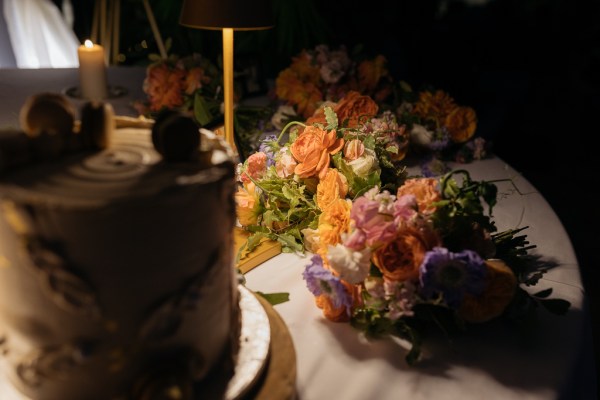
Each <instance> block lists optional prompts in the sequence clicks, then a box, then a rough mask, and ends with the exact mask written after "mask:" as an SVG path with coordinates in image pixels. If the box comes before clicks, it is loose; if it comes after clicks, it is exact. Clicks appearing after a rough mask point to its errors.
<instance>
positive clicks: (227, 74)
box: [223, 28, 236, 151]
mask: <svg viewBox="0 0 600 400" xmlns="http://www.w3.org/2000/svg"><path fill="white" fill-rule="evenodd" d="M223 91H224V93H223V95H224V100H225V140H226V141H227V143H229V145H230V146H231V148H232V149H234V151H235V150H236V147H235V140H234V134H233V29H232V28H223Z"/></svg>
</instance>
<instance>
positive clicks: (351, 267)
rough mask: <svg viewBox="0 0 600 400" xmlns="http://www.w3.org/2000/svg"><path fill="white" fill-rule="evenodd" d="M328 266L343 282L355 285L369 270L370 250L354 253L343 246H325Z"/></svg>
mask: <svg viewBox="0 0 600 400" xmlns="http://www.w3.org/2000/svg"><path fill="white" fill-rule="evenodd" d="M327 259H328V260H329V265H331V268H333V270H334V271H335V272H337V273H338V274H339V276H340V278H342V279H343V280H345V281H346V282H348V283H352V284H356V283H360V282H362V281H363V280H364V279H365V278H366V277H367V276H368V275H369V269H370V268H371V250H369V249H368V248H365V249H363V250H361V251H354V250H352V249H350V248H348V247H346V246H344V245H341V244H336V245H335V246H327Z"/></svg>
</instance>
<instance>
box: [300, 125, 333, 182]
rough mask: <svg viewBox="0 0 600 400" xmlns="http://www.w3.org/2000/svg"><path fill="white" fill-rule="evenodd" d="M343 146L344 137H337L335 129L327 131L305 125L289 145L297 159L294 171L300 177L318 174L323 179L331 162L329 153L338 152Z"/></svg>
mask: <svg viewBox="0 0 600 400" xmlns="http://www.w3.org/2000/svg"><path fill="white" fill-rule="evenodd" d="M343 146H344V139H342V138H338V137H337V135H336V131H335V130H331V131H329V132H327V131H325V130H323V129H321V128H319V127H316V126H307V127H306V128H304V131H303V132H302V133H301V134H300V135H299V136H298V137H297V138H296V140H295V141H294V143H293V144H292V146H291V147H290V151H291V152H292V155H293V156H294V158H295V159H296V160H298V165H296V168H295V169H294V172H295V173H296V174H297V175H298V176H299V177H301V178H308V177H311V176H318V177H319V179H323V178H324V177H325V174H326V173H327V168H329V164H330V162H331V158H330V155H333V154H335V153H337V152H339V151H340V150H341V149H342V148H343Z"/></svg>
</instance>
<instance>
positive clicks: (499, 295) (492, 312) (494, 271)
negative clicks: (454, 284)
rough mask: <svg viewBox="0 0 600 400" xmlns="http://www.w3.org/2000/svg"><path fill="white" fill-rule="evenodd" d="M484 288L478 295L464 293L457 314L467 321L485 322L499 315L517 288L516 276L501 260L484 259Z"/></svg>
mask: <svg viewBox="0 0 600 400" xmlns="http://www.w3.org/2000/svg"><path fill="white" fill-rule="evenodd" d="M485 265H486V267H487V270H488V273H487V277H486V288H485V290H484V291H483V293H482V294H481V295H480V296H473V295H471V294H468V293H466V294H465V297H464V299H463V303H462V305H461V307H460V309H459V315H460V316H461V317H462V318H463V319H464V320H465V321H468V322H474V323H479V322H485V321H489V320H490V319H493V318H496V317H498V316H500V315H501V314H502V313H503V312H504V310H505V309H506V307H507V306H508V304H509V303H510V302H511V300H512V299H513V297H514V295H515V291H516V289H517V278H516V277H515V274H514V273H513V271H512V269H510V267H508V266H507V265H506V264H505V263H504V262H503V261H502V260H497V259H494V260H486V261H485Z"/></svg>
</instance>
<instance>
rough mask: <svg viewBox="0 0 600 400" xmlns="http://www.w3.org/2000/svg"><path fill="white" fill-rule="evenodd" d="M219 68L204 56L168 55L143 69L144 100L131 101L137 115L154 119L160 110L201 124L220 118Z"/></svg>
mask: <svg viewBox="0 0 600 400" xmlns="http://www.w3.org/2000/svg"><path fill="white" fill-rule="evenodd" d="M221 85H222V77H221V71H220V70H219V69H218V68H217V67H216V66H215V65H214V64H213V63H212V62H211V61H210V60H209V59H208V58H206V57H203V56H202V55H200V54H192V55H189V56H186V57H178V56H176V55H170V56H169V57H168V58H164V59H163V58H159V59H156V60H155V61H154V62H152V63H151V64H150V65H149V66H148V67H147V68H146V78H145V80H144V84H143V90H144V93H146V95H147V96H148V98H147V100H146V101H140V102H137V103H135V104H134V106H135V108H136V109H137V111H138V112H139V113H140V115H144V116H146V117H152V118H155V117H156V116H157V115H158V114H159V113H160V112H161V111H163V110H179V111H183V112H185V113H188V114H191V115H193V116H194V118H195V120H196V121H197V122H198V123H199V124H200V125H202V126H206V125H208V124H210V123H211V122H214V121H215V120H216V119H218V118H220V117H222V115H223V112H222V111H221V103H222V102H223V91H222V89H221Z"/></svg>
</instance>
